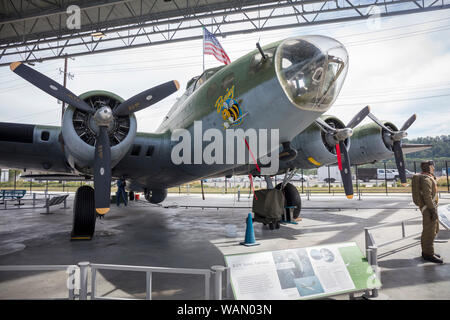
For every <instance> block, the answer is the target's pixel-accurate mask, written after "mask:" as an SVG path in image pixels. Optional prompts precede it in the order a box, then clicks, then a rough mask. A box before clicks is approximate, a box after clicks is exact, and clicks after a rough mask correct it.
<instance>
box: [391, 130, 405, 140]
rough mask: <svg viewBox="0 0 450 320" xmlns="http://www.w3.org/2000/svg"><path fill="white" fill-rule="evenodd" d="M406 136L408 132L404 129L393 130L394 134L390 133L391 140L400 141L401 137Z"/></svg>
mask: <svg viewBox="0 0 450 320" xmlns="http://www.w3.org/2000/svg"><path fill="white" fill-rule="evenodd" d="M407 136H408V133H407V132H406V131H397V132H394V134H393V135H392V140H394V141H400V140H402V139H403V138H406V137H407Z"/></svg>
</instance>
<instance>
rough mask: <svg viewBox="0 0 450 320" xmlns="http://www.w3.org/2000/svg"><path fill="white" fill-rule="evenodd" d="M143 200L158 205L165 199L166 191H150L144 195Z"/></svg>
mask: <svg viewBox="0 0 450 320" xmlns="http://www.w3.org/2000/svg"><path fill="white" fill-rule="evenodd" d="M144 195H145V199H146V200H147V201H148V202H150V203H155V204H156V203H160V202H163V201H164V200H165V199H166V198H167V189H152V190H150V191H147V192H145V193H144Z"/></svg>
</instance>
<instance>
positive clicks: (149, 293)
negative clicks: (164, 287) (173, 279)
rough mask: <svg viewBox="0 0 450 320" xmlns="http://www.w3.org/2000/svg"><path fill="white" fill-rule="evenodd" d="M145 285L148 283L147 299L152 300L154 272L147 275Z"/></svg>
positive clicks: (148, 272)
mask: <svg viewBox="0 0 450 320" xmlns="http://www.w3.org/2000/svg"><path fill="white" fill-rule="evenodd" d="M145 280H146V281H145V283H146V291H145V299H147V300H152V272H151V271H147V272H146V273H145Z"/></svg>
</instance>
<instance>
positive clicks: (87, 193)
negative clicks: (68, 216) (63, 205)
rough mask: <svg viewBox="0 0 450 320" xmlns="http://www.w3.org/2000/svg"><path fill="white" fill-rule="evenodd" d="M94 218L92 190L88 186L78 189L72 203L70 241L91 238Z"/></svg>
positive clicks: (95, 215) (95, 216) (93, 229)
mask: <svg viewBox="0 0 450 320" xmlns="http://www.w3.org/2000/svg"><path fill="white" fill-rule="evenodd" d="M96 218H97V214H96V212H95V197H94V189H93V188H92V187H90V186H82V187H79V188H78V190H77V192H76V194H75V199H74V202H73V228H72V239H73V238H85V237H86V238H92V236H93V235H94V231H95V220H96ZM73 240H79V239H73ZM80 240H81V239H80ZM82 240H90V239H82Z"/></svg>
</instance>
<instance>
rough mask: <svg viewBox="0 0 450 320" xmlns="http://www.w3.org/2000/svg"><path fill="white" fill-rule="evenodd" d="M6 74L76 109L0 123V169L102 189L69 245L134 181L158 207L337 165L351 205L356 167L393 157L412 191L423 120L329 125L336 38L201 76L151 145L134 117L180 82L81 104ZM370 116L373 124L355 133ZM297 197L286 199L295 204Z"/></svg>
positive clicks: (19, 69) (280, 47) (80, 198)
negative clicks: (214, 184)
mask: <svg viewBox="0 0 450 320" xmlns="http://www.w3.org/2000/svg"><path fill="white" fill-rule="evenodd" d="M10 68H11V70H12V71H13V72H14V73H16V74H17V75H18V76H20V77H22V78H23V79H25V80H27V81H29V82H30V83H32V84H33V85H34V86H36V87H38V88H40V89H42V90H43V91H45V92H46V93H48V94H49V95H51V96H53V97H55V98H57V99H59V100H62V101H64V102H66V103H67V104H68V107H67V109H66V111H65V113H64V117H63V120H62V125H61V127H56V126H43V125H32V124H19V123H0V165H1V166H4V167H9V168H17V169H26V170H33V171H38V172H44V173H45V174H48V176H47V177H48V178H49V179H56V180H57V179H65V178H67V177H69V178H73V179H76V178H78V179H79V178H80V177H83V178H85V179H89V180H90V179H92V180H93V181H94V188H92V187H90V186H82V187H80V188H79V189H78V190H77V192H76V195H75V202H74V222H73V230H72V235H71V236H72V239H86V238H87V239H90V238H91V237H92V235H93V233H94V230H95V221H96V217H98V216H103V215H105V214H106V213H107V212H108V211H109V207H110V202H111V200H110V197H111V182H112V180H116V179H126V181H127V188H128V190H129V191H130V192H143V193H144V194H145V198H146V199H147V200H148V201H149V202H151V203H160V202H162V201H163V200H164V199H165V198H166V196H167V189H168V188H169V187H172V186H178V185H181V184H184V183H188V182H190V181H193V180H199V179H203V178H207V177H213V176H230V175H233V174H235V175H238V174H252V175H260V176H265V177H270V176H273V175H276V174H279V173H285V172H287V173H289V172H292V171H293V170H294V169H299V168H304V169H307V168H317V167H320V166H323V165H330V164H335V163H337V164H338V166H339V168H340V170H341V174H342V181H343V184H344V189H345V193H346V195H347V196H348V197H349V198H351V197H352V196H353V186H352V179H351V172H350V166H351V165H352V164H363V163H370V162H375V161H379V160H383V159H388V158H390V157H392V155H394V156H395V159H396V162H397V166H398V169H399V173H400V178H401V180H402V181H403V182H406V177H405V168H404V156H403V154H404V153H407V152H409V151H408V150H409V149H407V148H406V146H405V145H402V142H401V140H402V138H404V137H405V136H406V130H407V129H408V128H409V126H410V125H411V124H412V123H413V122H414V120H415V115H413V116H412V117H411V118H410V119H408V120H407V121H406V123H405V124H404V125H403V126H402V127H401V129H400V130H399V129H398V128H397V127H396V126H395V125H394V124H392V123H391V122H386V121H380V120H378V119H377V118H376V117H375V116H374V115H373V114H372V113H371V112H370V108H369V107H365V108H363V109H362V110H361V111H359V112H358V113H357V114H356V115H355V117H354V118H353V119H352V120H351V121H350V122H349V123H348V124H344V123H342V121H340V120H339V119H338V118H336V117H333V116H326V115H324V113H325V112H326V111H328V110H329V109H330V107H331V106H332V104H333V103H334V101H335V100H336V98H337V96H338V94H339V92H340V90H341V88H342V85H343V83H344V80H345V77H346V74H347V70H348V54H347V51H346V49H345V47H344V46H343V45H342V44H341V43H340V42H338V41H336V40H334V39H332V38H329V37H324V36H301V37H294V38H289V39H285V40H282V41H278V42H275V43H272V44H269V45H267V46H264V47H262V48H261V47H260V46H259V44H258V45H257V48H256V49H255V50H254V51H252V52H250V53H248V54H247V55H245V56H243V57H241V58H239V59H238V60H236V61H234V62H232V63H230V64H228V65H225V66H222V67H218V68H213V69H207V70H205V71H204V72H203V73H202V74H201V75H200V76H198V77H194V78H193V79H192V80H190V81H189V82H188V84H187V88H186V91H185V93H184V94H183V95H182V96H181V97H180V98H179V99H178V100H177V102H176V103H175V104H174V106H173V107H172V108H171V110H170V111H169V113H168V114H167V116H166V117H165V118H164V120H163V122H162V123H161V125H160V126H159V128H158V129H157V131H156V133H151V134H150V133H140V132H137V122H136V116H135V113H136V112H138V111H140V110H142V109H144V108H147V107H149V106H151V105H153V104H154V103H156V102H158V101H160V100H162V99H164V98H165V97H167V96H169V95H171V94H172V93H174V92H175V91H177V90H178V89H179V84H178V82H177V81H169V82H166V83H164V84H161V85H159V86H156V87H153V88H151V89H148V90H146V91H144V92H141V93H139V94H137V95H135V96H133V97H131V98H129V99H127V100H124V99H123V98H121V97H119V96H118V95H116V94H114V93H112V92H108V91H99V90H94V91H89V92H86V93H83V94H81V95H79V96H78V95H76V94H74V93H72V92H71V91H69V90H68V89H66V88H64V87H63V86H62V85H60V84H59V83H57V82H56V81H54V80H52V79H50V78H48V77H46V76H45V75H43V74H41V73H39V72H37V71H35V70H34V69H32V68H30V67H28V66H27V65H26V64H24V63H21V62H15V63H12V64H11V65H10ZM366 116H369V117H370V118H372V119H373V120H374V123H372V124H368V125H365V126H361V127H358V128H356V126H357V125H358V124H359V123H360V122H361V121H362V120H363V119H364V118H365V117H366ZM355 128H356V129H355ZM252 130H253V131H252ZM254 132H256V134H253V133H254ZM255 137H256V138H257V139H256V140H255V139H254V138H255ZM258 138H259V140H258ZM350 140H351V141H350ZM235 142H236V143H235ZM350 142H351V143H350ZM243 146H244V147H243ZM417 148H420V146H415V148H414V149H411V150H412V151H417ZM242 149H243V150H244V155H242V152H241V151H242ZM240 150H241V151H240ZM224 159H226V160H224ZM274 164H276V165H274ZM270 170H272V171H270ZM29 177H33V175H29ZM40 177H41V178H42V175H40ZM44 177H45V175H44ZM283 186H284V187H287V186H291V187H292V185H290V184H284V185H283ZM287 189H289V188H287ZM292 192H293V191H292V188H290V191H289V193H290V197H292ZM295 192H297V196H298V191H296V189H295V191H294V193H295ZM294 196H295V195H294ZM299 210H300V209H298V211H299Z"/></svg>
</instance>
